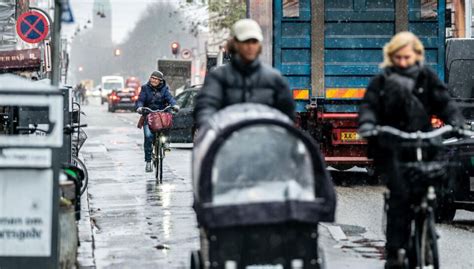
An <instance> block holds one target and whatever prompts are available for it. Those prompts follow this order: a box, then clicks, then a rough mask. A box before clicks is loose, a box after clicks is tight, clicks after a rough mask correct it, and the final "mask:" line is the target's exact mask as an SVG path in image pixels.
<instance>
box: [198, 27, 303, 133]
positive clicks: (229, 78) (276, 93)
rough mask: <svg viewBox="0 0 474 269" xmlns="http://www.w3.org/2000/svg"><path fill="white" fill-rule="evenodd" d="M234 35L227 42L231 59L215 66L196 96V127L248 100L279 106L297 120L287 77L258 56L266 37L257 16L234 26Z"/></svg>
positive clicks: (278, 107) (274, 106)
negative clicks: (228, 107)
mask: <svg viewBox="0 0 474 269" xmlns="http://www.w3.org/2000/svg"><path fill="white" fill-rule="evenodd" d="M232 35H233V38H232V39H231V40H230V41H229V44H228V48H229V50H230V52H231V53H232V59H231V62H230V63H229V64H226V65H223V66H220V67H218V68H216V69H214V70H212V71H211V72H210V73H209V74H208V75H207V77H206V79H205V81H204V85H203V87H202V89H201V91H200V93H199V94H198V95H197V97H196V106H195V109H194V117H195V122H196V125H197V127H198V128H199V127H200V126H202V125H203V124H205V123H206V121H207V120H208V119H209V118H210V116H211V115H213V114H214V113H216V112H217V111H218V110H221V109H223V108H225V107H227V106H230V105H234V104H238V103H247V102H250V103H259V104H264V105H268V106H270V107H273V108H276V109H278V110H280V111H281V112H283V113H284V114H286V115H287V116H288V117H290V118H291V119H292V120H294V119H295V104H294V100H293V97H292V94H291V92H290V88H289V85H288V83H287V81H286V80H285V79H284V78H283V76H282V75H281V74H280V72H278V71H277V70H276V69H274V68H272V67H271V66H268V65H266V64H264V63H262V62H261V61H260V60H259V55H260V53H261V51H262V44H261V42H262V41H263V35H262V30H261V29H260V26H259V25H258V24H257V22H255V21H254V20H251V19H242V20H239V21H237V22H236V23H235V24H234V25H233V26H232Z"/></svg>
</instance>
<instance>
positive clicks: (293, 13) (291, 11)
mask: <svg viewBox="0 0 474 269" xmlns="http://www.w3.org/2000/svg"><path fill="white" fill-rule="evenodd" d="M299 16H300V1H299V0H283V17H286V18H295V17H299Z"/></svg>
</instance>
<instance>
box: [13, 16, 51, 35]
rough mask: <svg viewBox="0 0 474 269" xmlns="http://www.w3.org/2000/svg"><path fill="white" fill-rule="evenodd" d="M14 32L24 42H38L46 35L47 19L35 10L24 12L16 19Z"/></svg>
mask: <svg viewBox="0 0 474 269" xmlns="http://www.w3.org/2000/svg"><path fill="white" fill-rule="evenodd" d="M16 32H17V34H18V36H19V37H20V38H21V39H22V40H23V41H25V42H28V43H39V42H41V41H43V40H44V39H45V38H46V37H47V36H48V32H49V23H48V19H47V18H46V16H45V15H44V14H42V13H41V12H39V11H36V10H31V11H28V12H25V13H23V14H21V15H20V17H18V19H17V20H16Z"/></svg>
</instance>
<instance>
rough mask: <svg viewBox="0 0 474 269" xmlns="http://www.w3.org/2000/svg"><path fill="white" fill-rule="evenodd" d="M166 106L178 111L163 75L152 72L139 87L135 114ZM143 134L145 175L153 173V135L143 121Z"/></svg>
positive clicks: (158, 72)
mask: <svg viewBox="0 0 474 269" xmlns="http://www.w3.org/2000/svg"><path fill="white" fill-rule="evenodd" d="M167 106H172V107H173V109H174V110H179V107H178V106H177V105H176V100H175V99H174V97H173V96H172V95H171V93H170V89H169V87H168V85H167V84H166V81H165V80H164V79H163V73H161V72H160V71H154V72H153V73H151V75H150V79H149V80H148V82H147V83H146V84H145V85H143V86H142V87H141V91H140V95H139V97H138V100H137V102H136V104H135V107H136V109H137V112H138V113H140V114H142V112H143V108H144V107H148V108H150V109H152V110H157V109H159V110H162V109H164V108H166V107H167ZM143 134H144V140H145V141H144V146H143V148H144V151H145V163H146V165H145V171H146V172H147V173H150V172H153V169H152V166H151V154H152V151H153V150H152V144H153V137H154V134H153V133H152V132H151V130H150V128H148V123H147V121H146V120H145V121H144V125H143Z"/></svg>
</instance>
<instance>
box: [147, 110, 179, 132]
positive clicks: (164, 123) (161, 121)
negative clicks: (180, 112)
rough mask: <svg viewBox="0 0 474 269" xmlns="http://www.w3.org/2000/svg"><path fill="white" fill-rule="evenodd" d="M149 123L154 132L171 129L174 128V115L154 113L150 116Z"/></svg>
mask: <svg viewBox="0 0 474 269" xmlns="http://www.w3.org/2000/svg"><path fill="white" fill-rule="evenodd" d="M147 123H148V127H149V128H150V130H151V131H152V132H157V131H161V130H163V129H169V128H171V127H172V126H173V115H172V114H171V113H167V112H153V113H150V114H148V117H147Z"/></svg>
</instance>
